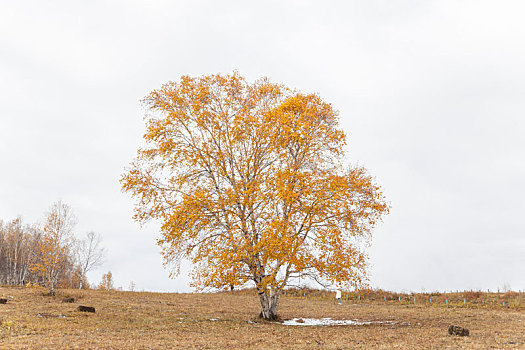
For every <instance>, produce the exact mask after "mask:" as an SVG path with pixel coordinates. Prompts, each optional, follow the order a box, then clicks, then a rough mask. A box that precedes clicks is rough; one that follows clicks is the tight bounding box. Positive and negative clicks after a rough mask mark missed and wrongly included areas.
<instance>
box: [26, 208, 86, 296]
mask: <svg viewBox="0 0 525 350" xmlns="http://www.w3.org/2000/svg"><path fill="white" fill-rule="evenodd" d="M75 225H76V219H75V216H74V214H73V211H72V209H71V207H69V206H68V205H67V204H64V203H62V202H61V201H58V202H56V203H54V204H53V205H52V206H51V208H50V209H49V211H48V213H47V216H46V219H45V223H44V225H43V229H42V235H41V237H40V240H39V242H38V246H37V247H36V256H35V260H34V263H33V264H32V270H33V271H34V272H35V273H37V274H38V275H40V277H41V278H42V279H43V281H44V283H45V285H46V286H47V287H48V289H49V294H50V295H54V294H55V288H56V285H57V282H58V278H59V276H60V274H61V272H63V271H62V270H63V268H64V266H65V264H66V263H67V262H68V260H69V259H70V258H71V257H70V252H71V251H72V250H71V248H72V244H73V229H74V227H75Z"/></svg>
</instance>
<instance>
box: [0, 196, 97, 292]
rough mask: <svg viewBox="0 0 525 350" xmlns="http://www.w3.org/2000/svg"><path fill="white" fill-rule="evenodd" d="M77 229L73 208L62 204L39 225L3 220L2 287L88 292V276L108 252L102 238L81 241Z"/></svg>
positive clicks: (0, 240) (92, 236) (0, 230)
mask: <svg viewBox="0 0 525 350" xmlns="http://www.w3.org/2000/svg"><path fill="white" fill-rule="evenodd" d="M75 225H76V218H75V215H74V214H73V211H72V209H71V207H70V206H69V205H67V204H64V203H62V202H60V201H59V202H56V203H54V204H53V205H52V206H51V207H50V208H49V210H48V211H47V213H46V216H45V219H44V221H43V223H40V224H32V225H27V224H23V223H22V219H21V218H20V217H18V218H16V219H14V220H11V221H2V220H1V219H0V284H3V285H26V284H28V283H30V284H38V285H42V286H45V287H47V288H49V292H50V293H51V294H54V293H55V288H56V287H64V288H89V283H88V281H87V277H86V275H87V273H88V272H89V271H91V270H93V269H94V268H96V267H98V266H100V265H101V264H102V262H103V260H104V255H105V250H104V248H103V247H102V246H101V242H102V238H101V236H100V234H96V233H94V232H88V233H87V234H86V235H85V236H84V237H83V238H82V239H79V238H78V237H76V235H75V231H74V229H75Z"/></svg>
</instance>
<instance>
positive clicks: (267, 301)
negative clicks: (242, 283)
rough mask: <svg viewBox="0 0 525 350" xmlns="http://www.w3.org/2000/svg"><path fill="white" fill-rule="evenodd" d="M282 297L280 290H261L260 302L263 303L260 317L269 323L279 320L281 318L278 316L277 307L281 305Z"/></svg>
mask: <svg viewBox="0 0 525 350" xmlns="http://www.w3.org/2000/svg"><path fill="white" fill-rule="evenodd" d="M280 296H281V290H280V289H279V290H276V289H273V288H272V289H270V290H268V289H266V290H260V291H259V300H260V302H261V314H260V315H259V317H261V318H264V319H265V320H268V321H276V320H279V316H277V306H278V305H279V298H280Z"/></svg>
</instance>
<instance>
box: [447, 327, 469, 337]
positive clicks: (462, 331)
mask: <svg viewBox="0 0 525 350" xmlns="http://www.w3.org/2000/svg"><path fill="white" fill-rule="evenodd" d="M448 334H450V335H459V336H460V337H468V336H469V335H470V332H469V330H468V329H466V328H463V327H460V326H454V325H450V326H449V327H448Z"/></svg>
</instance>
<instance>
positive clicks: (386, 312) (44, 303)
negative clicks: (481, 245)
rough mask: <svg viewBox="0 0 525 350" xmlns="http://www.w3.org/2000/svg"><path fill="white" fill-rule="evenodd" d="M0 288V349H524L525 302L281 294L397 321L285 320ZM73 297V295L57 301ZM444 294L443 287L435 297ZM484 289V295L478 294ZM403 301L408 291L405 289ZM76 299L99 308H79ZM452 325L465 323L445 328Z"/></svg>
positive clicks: (219, 303)
mask: <svg viewBox="0 0 525 350" xmlns="http://www.w3.org/2000/svg"><path fill="white" fill-rule="evenodd" d="M43 294H44V293H43V292H42V290H40V289H36V288H13V287H0V297H7V298H8V303H7V304H5V305H0V349H525V307H522V306H521V304H515V306H514V307H501V306H500V305H499V304H493V305H482V304H480V303H476V304H467V305H462V304H461V303H457V304H456V305H454V304H452V305H451V304H449V305H445V304H444V303H437V302H434V303H433V304H429V303H416V304H413V303H410V302H408V301H407V302H403V301H402V302H398V301H396V300H390V301H386V302H385V301H384V300H382V299H379V300H377V299H376V300H356V299H349V300H345V302H344V303H343V305H337V304H336V303H335V302H334V300H333V298H332V297H330V295H331V294H328V293H327V294H321V295H306V296H303V295H301V294H299V295H290V293H288V295H284V296H283V297H282V299H281V303H280V309H279V314H280V316H281V317H282V318H283V319H291V318H295V317H304V318H324V317H331V318H333V319H340V320H343V319H344V320H347V319H357V320H359V321H393V322H395V324H379V323H375V324H371V325H361V326H330V327H312V326H285V325H282V324H279V323H270V322H264V321H261V320H259V319H258V318H257V311H258V309H259V303H258V300H257V297H256V296H255V295H253V294H251V293H248V292H234V293H228V292H225V293H205V294H177V293H169V294H168V293H148V292H119V291H110V292H107V291H99V290H82V291H78V290H61V291H60V292H59V293H58V295H57V296H55V297H49V296H44V295H43ZM66 296H68V297H74V298H75V299H76V300H77V301H76V302H75V303H74V304H69V303H63V302H62V299H63V298H64V297H66ZM441 297H443V295H442V296H441ZM485 298H490V295H488V294H487V295H485ZM407 300H409V299H408V298H407ZM78 305H89V306H94V307H95V308H96V313H94V314H90V313H83V312H79V311H76V308H77V306H78ZM450 324H454V325H460V326H463V327H466V328H468V329H470V334H471V335H470V336H469V337H456V336H450V335H448V333H447V328H448V326H449V325H450Z"/></svg>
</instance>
